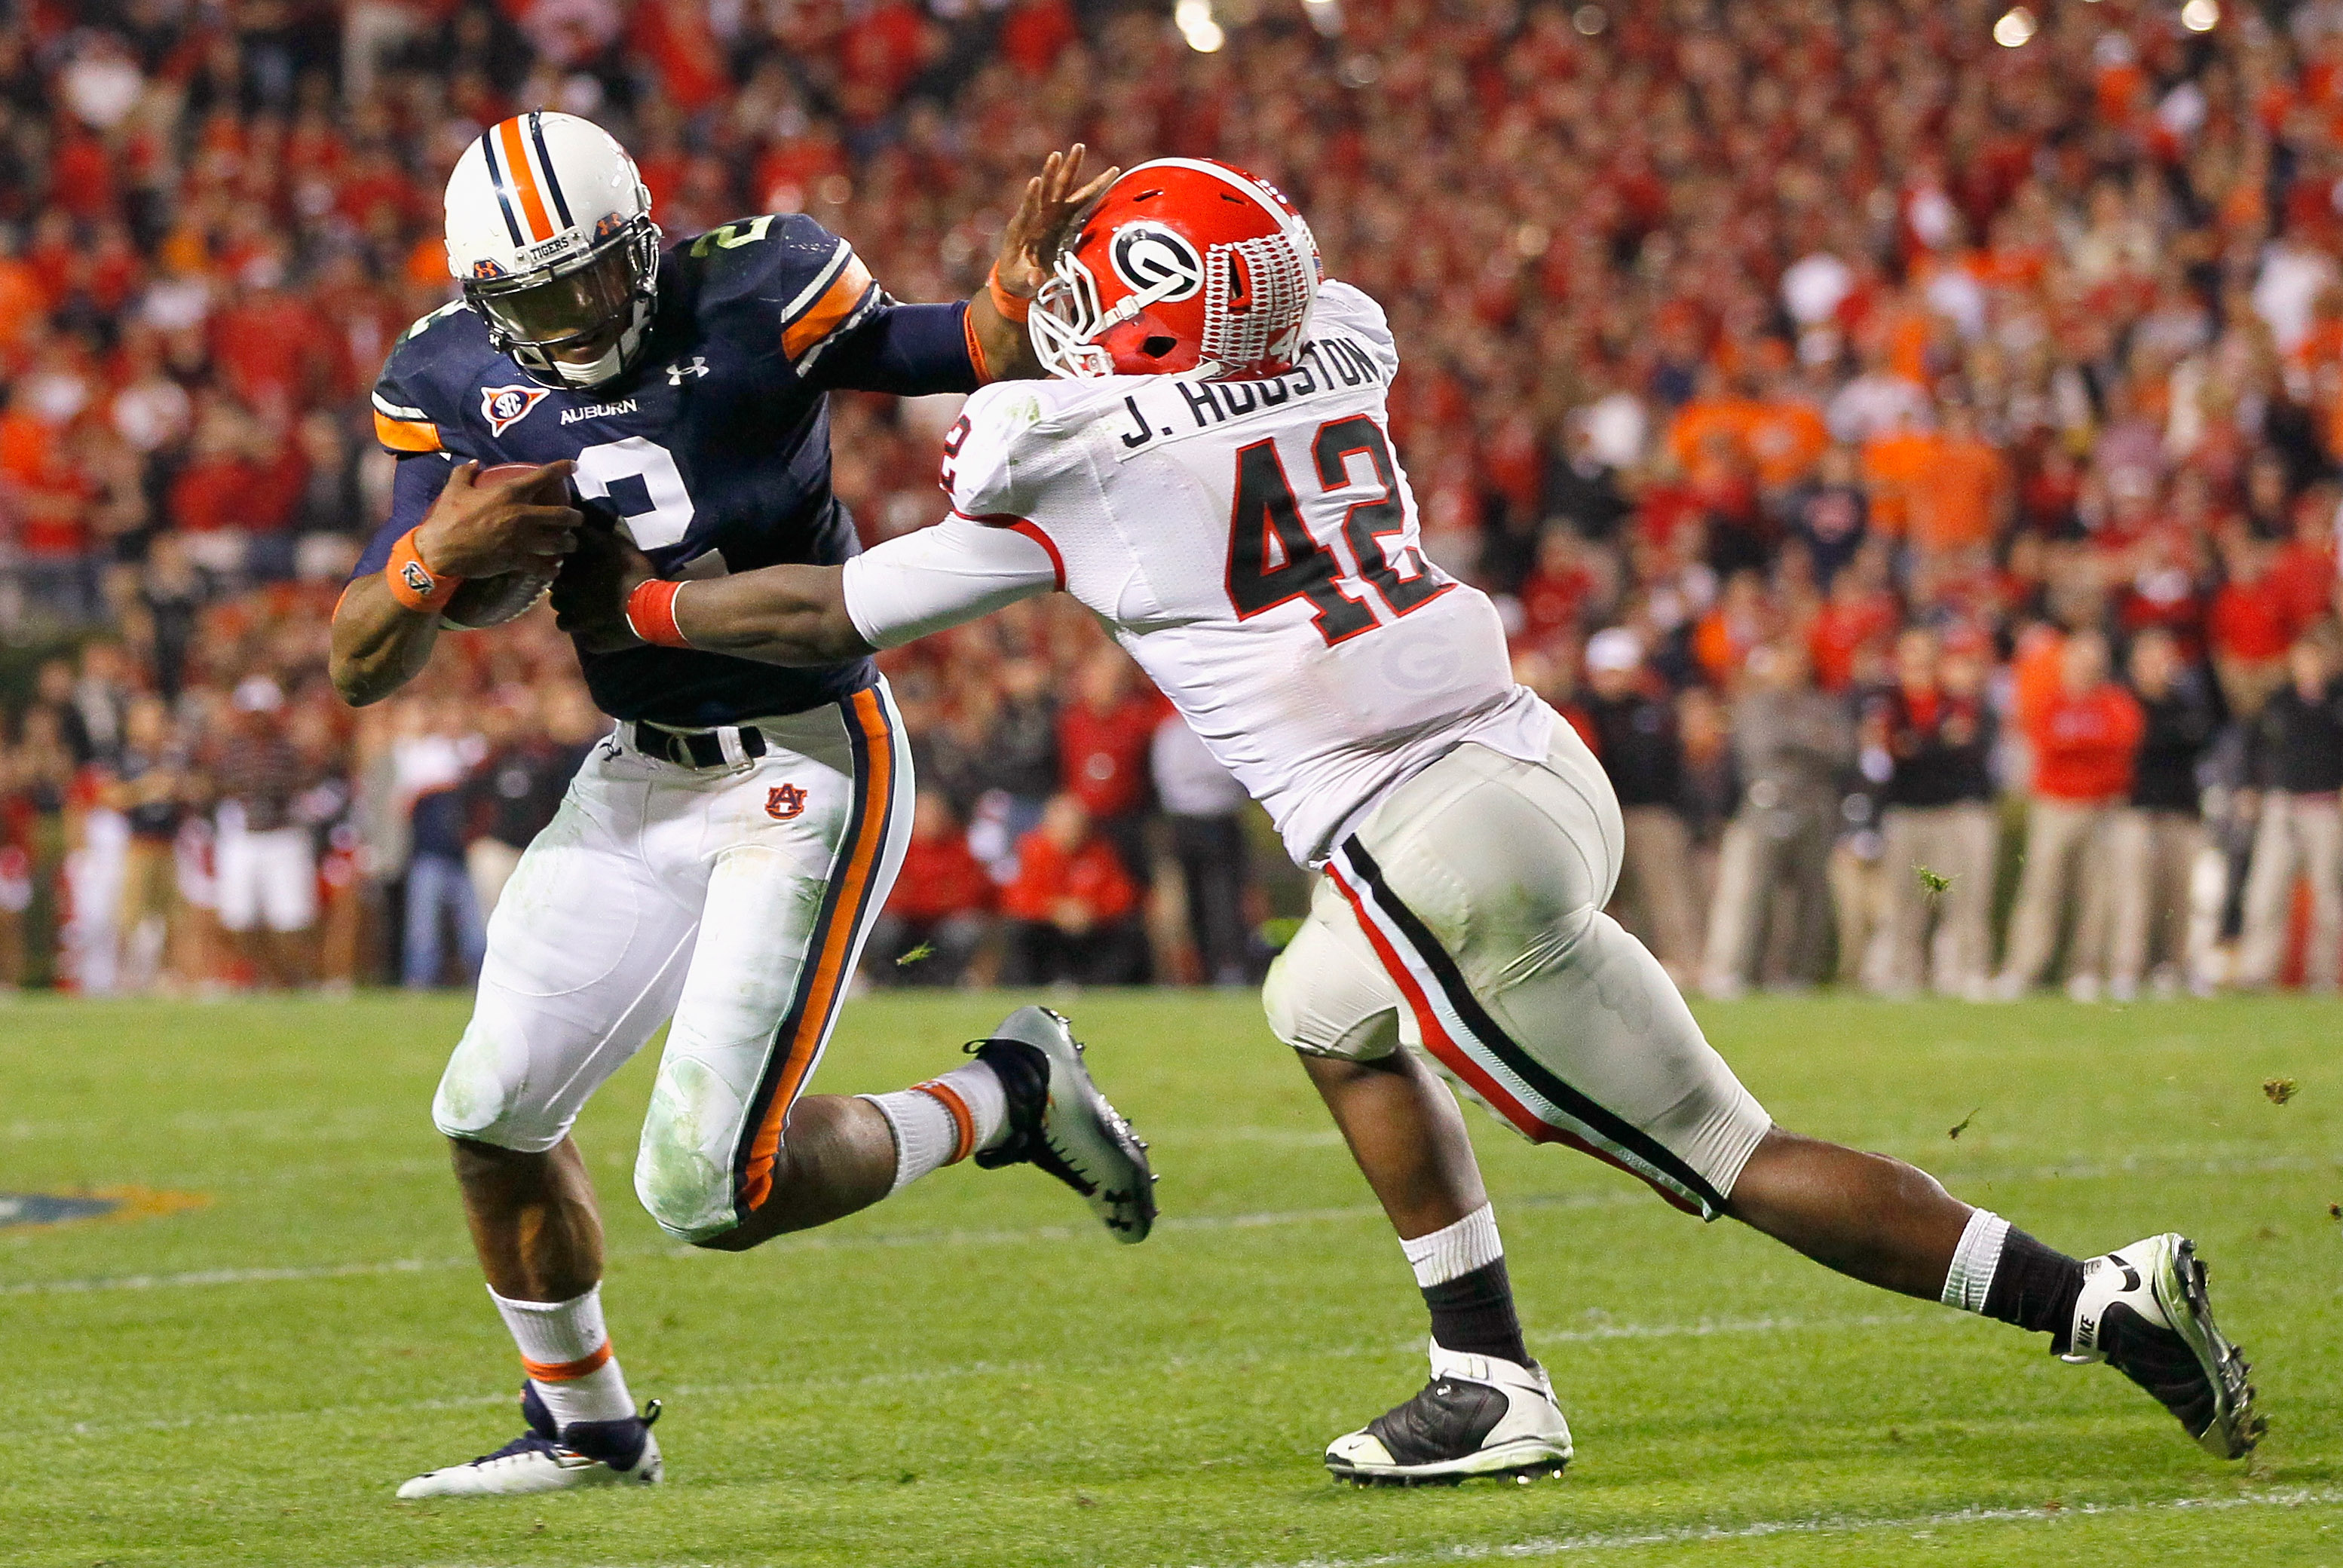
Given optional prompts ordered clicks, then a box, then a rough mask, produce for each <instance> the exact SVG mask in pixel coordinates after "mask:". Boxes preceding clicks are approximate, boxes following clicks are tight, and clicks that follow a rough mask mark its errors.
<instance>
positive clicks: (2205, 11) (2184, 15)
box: [2180, 0, 2221, 33]
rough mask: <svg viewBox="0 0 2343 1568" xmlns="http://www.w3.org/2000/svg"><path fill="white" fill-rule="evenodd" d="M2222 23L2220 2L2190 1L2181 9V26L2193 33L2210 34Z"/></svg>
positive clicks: (2211, 0)
mask: <svg viewBox="0 0 2343 1568" xmlns="http://www.w3.org/2000/svg"><path fill="white" fill-rule="evenodd" d="M2220 23H2221V5H2220V0H2188V4H2187V5H2183V6H2182V7H2180V25H2182V26H2183V27H2186V28H2187V29H2188V30H2189V31H2190V32H2191V33H2210V32H2211V31H2212V30H2213V29H2214V28H2215V27H2217V26H2218V25H2220Z"/></svg>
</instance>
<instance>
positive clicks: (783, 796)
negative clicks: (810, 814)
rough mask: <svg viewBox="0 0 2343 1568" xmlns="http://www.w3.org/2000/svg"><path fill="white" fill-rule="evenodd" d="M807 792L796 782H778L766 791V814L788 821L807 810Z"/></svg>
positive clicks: (779, 820)
mask: <svg viewBox="0 0 2343 1568" xmlns="http://www.w3.org/2000/svg"><path fill="white" fill-rule="evenodd" d="M805 806H806V792H805V791H804V790H803V789H799V788H798V787H797V786H796V785H794V784H776V785H774V786H773V787H772V788H771V789H768V790H766V791H765V815H766V816H768V817H770V818H771V819H773V820H774V821H776V822H786V821H788V820H789V819H791V818H792V817H796V816H799V815H800V814H801V813H802V812H803V811H804V810H805Z"/></svg>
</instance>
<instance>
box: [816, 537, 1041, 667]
mask: <svg viewBox="0 0 2343 1568" xmlns="http://www.w3.org/2000/svg"><path fill="white" fill-rule="evenodd" d="M1026 527H1027V528H1031V524H1028V525H1026ZM1060 586H1061V572H1060V571H1059V568H1058V564H1057V557H1056V553H1055V552H1054V551H1053V550H1052V549H1051V548H1050V547H1049V546H1048V545H1047V544H1046V543H1045V542H1044V541H1043V540H1041V538H1039V537H1038V535H1037V534H1029V533H1026V532H1023V531H1021V530H1018V529H1013V528H998V527H994V526H992V525H990V524H986V523H980V522H977V521H974V520H973V519H971V518H963V517H960V516H959V515H957V514H955V515H953V516H951V517H949V518H945V519H944V520H943V521H942V522H940V523H938V524H937V525H936V526H935V527H933V528H921V529H920V530H919V531H918V532H917V533H910V534H905V535H903V536H902V537H901V538H893V539H889V540H888V541H887V542H886V543H884V544H881V545H879V546H876V547H875V548H871V549H868V550H865V551H864V552H863V553H862V554H860V555H859V556H856V557H855V558H853V559H852V560H850V561H848V562H847V563H846V567H845V570H844V575H843V578H842V579H841V581H840V592H841V593H842V594H843V595H844V597H845V599H846V613H847V616H848V617H849V618H850V619H851V620H852V621H853V622H854V629H855V630H857V631H859V632H860V633H861V634H862V638H863V640H864V641H865V642H868V643H869V644H870V646H871V647H873V648H900V647H901V646H902V645H903V644H904V643H907V642H910V641H911V640H913V639H914V638H921V637H925V636H927V635H928V634H929V633H930V632H936V631H941V630H943V629H944V628H947V627H953V626H958V625H960V623H961V622H962V621H968V620H974V619H976V618H978V617H979V616H984V615H990V614H991V613H992V612H993V611H994V610H997V609H999V608H1001V607H1002V606H1003V605H1007V604H1011V603H1013V602H1015V601H1016V600H1018V599H1021V598H1031V596H1033V595H1034V594H1038V593H1047V592H1049V591H1050V590H1051V589H1052V588H1057V587H1060Z"/></svg>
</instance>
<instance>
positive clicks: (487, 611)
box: [439, 463, 570, 631]
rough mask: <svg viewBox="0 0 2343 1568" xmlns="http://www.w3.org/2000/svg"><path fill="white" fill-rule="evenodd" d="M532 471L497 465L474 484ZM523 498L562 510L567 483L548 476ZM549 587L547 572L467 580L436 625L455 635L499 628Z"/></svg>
mask: <svg viewBox="0 0 2343 1568" xmlns="http://www.w3.org/2000/svg"><path fill="white" fill-rule="evenodd" d="M535 467H537V465H536V464H534V463H499V464H498V465H497V466H496V467H492V468H483V469H481V470H480V473H479V477H478V479H477V480H475V483H478V484H487V483H488V482H489V481H491V480H494V479H504V478H509V477H512V476H513V475H515V474H524V473H528V472H529V471H530V470H531V469H533V468H535ZM528 499H529V500H531V501H536V502H539V503H541V504H543V505H545V506H548V507H566V506H568V505H569V504H570V501H569V481H568V479H567V478H566V477H563V476H561V475H559V474H548V475H547V476H546V477H545V480H544V482H543V483H542V484H540V485H539V486H538V487H537V491H536V493H535V494H532V495H530V496H528ZM552 586H553V576H552V574H551V573H549V572H546V573H539V572H533V571H518V572H504V573H501V574H499V575H498V576H496V577H492V578H466V579H465V581H464V582H463V584H462V585H461V586H460V587H458V588H457V589H456V591H455V593H454V594H453V595H451V596H450V597H449V598H448V600H447V607H446V608H443V609H442V610H440V612H439V624H440V625H442V626H445V627H447V628H450V629H451V630H455V631H483V630H486V629H487V628H489V627H492V626H502V625H504V623H505V622H507V621H508V620H511V619H513V618H516V617H518V616H519V615H521V614H522V613H523V612H525V611H527V610H528V609H529V608H532V607H534V606H535V605H536V603H537V601H538V600H539V599H541V598H544V597H545V593H546V590H547V589H548V588H551V587H552Z"/></svg>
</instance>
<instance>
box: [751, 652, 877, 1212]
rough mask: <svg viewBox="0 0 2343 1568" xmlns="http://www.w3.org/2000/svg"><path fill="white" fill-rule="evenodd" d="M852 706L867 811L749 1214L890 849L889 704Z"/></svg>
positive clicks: (827, 932)
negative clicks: (864, 760) (865, 755)
mask: <svg viewBox="0 0 2343 1568" xmlns="http://www.w3.org/2000/svg"><path fill="white" fill-rule="evenodd" d="M847 706H848V708H849V709H851V711H852V713H853V718H854V723H855V725H856V727H857V728H859V729H860V730H861V732H862V739H863V742H864V745H865V746H866V748H867V749H868V752H869V756H870V765H869V768H868V770H867V771H866V772H865V774H864V777H863V779H862V799H861V809H860V812H859V814H858V820H857V822H856V824H855V829H854V842H853V843H852V844H851V845H850V847H849V849H848V852H847V858H846V869H845V870H844V871H843V872H842V873H841V874H840V877H839V879H838V884H837V900H836V902H835V903H834V904H833V905H832V906H831V909H830V920H829V923H828V924H827V925H825V926H824V927H823V928H822V930H820V932H819V933H817V935H816V939H815V949H814V951H813V952H812V953H810V954H809V958H810V959H812V960H813V969H812V973H811V976H810V978H809V980H807V981H806V982H805V985H804V991H803V995H804V998H805V1002H804V1006H803V1007H802V1008H801V1009H800V1010H799V1013H798V1026H797V1030H796V1032H795V1033H794V1034H792V1035H791V1036H790V1037H789V1043H788V1046H787V1047H786V1050H785V1054H784V1056H783V1058H782V1064H781V1071H780V1076H779V1080H778V1081H776V1082H775V1084H774V1086H773V1097H772V1099H771V1100H770V1101H769V1102H768V1103H767V1105H766V1107H765V1119H764V1121H762V1122H761V1123H759V1126H758V1128H757V1136H756V1138H755V1140H754V1141H751V1142H750V1143H749V1159H748V1162H747V1164H746V1165H745V1166H744V1168H743V1169H742V1171H741V1176H740V1197H739V1208H740V1211H741V1212H742V1213H743V1214H744V1215H745V1214H747V1213H748V1212H749V1211H754V1210H755V1209H757V1208H759V1206H761V1205H762V1204H763V1203H764V1201H765V1200H766V1199H767V1198H769V1197H770V1196H771V1195H772V1191H773V1162H774V1161H776V1160H778V1159H779V1157H780V1152H781V1124H782V1123H783V1122H785V1121H788V1120H789V1107H790V1105H791V1104H793V1103H794V1102H795V1101H796V1100H797V1097H798V1091H799V1089H801V1088H803V1087H804V1086H805V1077H806V1073H807V1072H808V1071H809V1070H811V1069H812V1067H813V1063H814V1059H815V1058H816V1057H818V1056H820V1054H821V1040H822V1036H823V1035H824V1034H826V1033H828V1032H829V1030H830V1010H831V1008H832V1007H834V1006H835V1005H836V1002H837V999H838V993H839V990H840V987H841V986H843V985H844V984H845V981H846V966H847V962H848V960H849V959H850V957H851V956H852V954H853V951H854V935H855V931H856V929H857V928H858V927H859V926H860V924H861V922H862V916H863V913H864V910H863V908H862V904H863V900H864V896H865V895H866V894H867V893H868V892H869V891H870V879H871V878H872V876H873V875H874V874H875V873H876V872H877V870H878V869H879V860H880V854H881V853H882V852H883V851H884V849H885V848H886V843H887V809H888V804H889V802H890V799H892V798H893V795H894V790H895V740H894V733H893V731H892V730H890V729H889V728H888V725H887V710H886V708H885V706H884V705H883V704H881V703H880V700H879V693H878V692H877V691H876V690H875V689H870V688H865V689H862V690H860V691H858V692H856V693H855V694H854V695H853V696H852V697H850V698H849V699H847Z"/></svg>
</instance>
